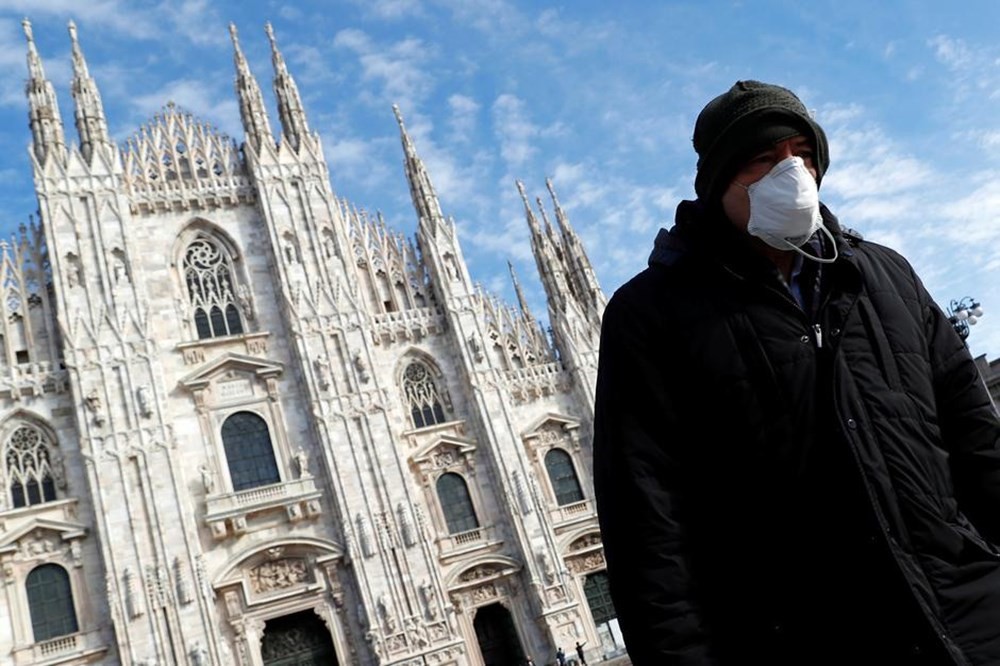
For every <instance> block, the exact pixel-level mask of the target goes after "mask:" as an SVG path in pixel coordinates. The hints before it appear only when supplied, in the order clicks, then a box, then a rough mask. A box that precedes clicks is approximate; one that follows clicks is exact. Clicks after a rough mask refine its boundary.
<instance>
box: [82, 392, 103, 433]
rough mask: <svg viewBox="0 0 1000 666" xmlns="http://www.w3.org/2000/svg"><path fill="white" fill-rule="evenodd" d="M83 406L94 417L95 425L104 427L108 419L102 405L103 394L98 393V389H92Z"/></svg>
mask: <svg viewBox="0 0 1000 666" xmlns="http://www.w3.org/2000/svg"><path fill="white" fill-rule="evenodd" d="M83 404H84V405H85V406H86V407H87V410H88V411H89V412H90V413H91V414H93V415H94V425H96V426H98V427H100V426H103V425H104V423H105V421H106V420H107V419H106V418H105V416H104V407H103V405H102V404H101V394H100V393H98V392H97V389H96V388H95V389H91V391H90V393H88V394H87V397H85V398H84V399H83Z"/></svg>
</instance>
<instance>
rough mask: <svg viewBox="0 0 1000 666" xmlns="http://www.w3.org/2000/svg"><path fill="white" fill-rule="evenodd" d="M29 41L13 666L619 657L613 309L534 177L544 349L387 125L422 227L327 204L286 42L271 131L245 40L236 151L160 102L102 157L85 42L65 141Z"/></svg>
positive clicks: (14, 370)
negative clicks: (606, 379) (610, 439)
mask: <svg viewBox="0 0 1000 666" xmlns="http://www.w3.org/2000/svg"><path fill="white" fill-rule="evenodd" d="M24 27H25V33H26V35H27V40H28V41H27V47H28V69H29V80H28V86H27V94H28V107H29V119H30V126H31V134H32V137H31V138H32V145H31V149H30V154H31V159H32V164H33V169H34V179H35V184H36V190H37V196H38V203H39V217H38V219H37V221H33V223H32V225H31V226H30V227H26V228H24V229H22V230H21V232H20V234H18V235H17V237H16V238H15V239H13V240H12V241H11V242H8V243H0V255H2V256H0V274H2V284H3V288H4V290H5V292H4V298H3V299H0V310H2V312H0V314H2V317H0V334H2V343H3V344H2V350H3V351H2V354H0V446H2V447H3V453H2V456H0V464H2V465H3V467H2V472H3V479H4V489H3V492H2V493H0V565H2V573H3V580H4V586H3V592H2V597H0V598H2V601H0V663H9V664H18V665H20V664H57V663H58V664H63V663H65V664H70V663H72V664H82V663H101V664H117V663H122V664H146V665H149V664H192V665H194V666H208V665H210V664H211V665H216V664H255V665H261V664H271V663H281V659H282V658H284V657H287V655H288V654H290V652H289V651H292V652H294V651H295V650H297V649H300V648H302V645H305V644H306V643H308V642H309V641H310V640H312V641H313V642H314V643H315V646H314V647H313V648H311V649H313V650H314V654H315V655H318V656H316V657H315V659H316V662H315V663H339V664H362V665H368V664H398V665H404V664H405V665H407V666H417V665H418V664H420V665H423V664H432V665H438V664H442V665H443V664H482V663H484V654H486V656H487V657H488V656H489V655H490V654H492V655H493V656H492V657H491V659H492V660H493V661H497V660H504V659H506V660H511V659H514V658H515V657H518V658H519V657H520V656H521V655H529V654H530V655H532V656H534V658H535V661H536V662H537V663H539V664H541V663H545V662H550V661H552V658H553V655H554V652H555V649H556V647H557V646H561V647H563V649H565V650H566V651H567V653H572V648H573V645H574V644H575V643H576V642H577V641H580V642H586V646H587V648H586V649H587V654H588V657H589V661H597V660H599V659H600V658H601V657H602V656H603V655H604V654H605V653H606V652H608V651H609V650H611V649H612V648H611V646H612V644H613V643H614V636H613V629H614V626H615V623H614V622H613V621H608V617H607V609H606V608H598V609H597V610H596V611H593V612H592V608H591V606H592V605H593V603H594V599H599V598H600V596H601V595H600V594H599V593H600V592H601V590H602V589H603V588H602V584H603V581H602V576H603V573H602V572H603V570H604V560H603V554H602V550H601V543H600V535H599V532H598V528H597V520H596V515H595V510H594V503H593V488H592V483H591V477H592V460H591V455H590V439H591V423H592V415H593V397H592V389H593V385H594V380H595V375H596V360H597V345H598V332H599V326H600V318H601V313H602V310H603V307H604V303H605V300H604V296H603V294H602V293H601V290H600V287H599V285H598V284H597V281H596V279H595V277H594V273H593V270H592V269H591V266H590V263H589V261H588V259H587V256H586V253H585V251H584V249H583V247H582V246H581V244H580V242H579V239H578V237H577V236H576V234H575V233H574V231H573V229H572V227H571V226H570V224H569V221H568V220H567V218H566V216H565V214H564V212H563V210H562V209H561V207H560V206H559V202H558V200H557V199H556V198H555V192H554V191H553V190H552V187H551V184H548V185H549V187H548V189H549V191H550V195H551V196H550V199H551V204H550V205H549V207H550V208H551V209H552V211H553V215H554V217H553V219H554V221H552V220H551V219H550V218H549V215H548V214H547V212H546V207H543V206H542V205H541V201H540V200H539V202H538V206H537V207H536V206H532V205H531V204H529V202H528V197H527V195H526V193H525V191H524V189H523V188H522V190H521V192H522V196H523V198H524V201H525V211H526V218H527V224H526V227H525V233H527V234H530V235H531V238H532V245H533V248H534V251H535V255H536V259H537V265H538V269H539V275H540V277H541V280H542V282H543V286H544V288H545V291H546V294H547V297H548V305H549V312H548V320H549V323H550V325H551V327H552V334H551V336H549V335H548V334H547V333H546V332H545V331H544V330H543V329H542V328H541V326H540V325H539V323H538V321H537V320H536V319H535V318H534V317H533V315H532V314H531V312H530V311H529V309H528V308H527V306H526V304H525V302H524V298H523V296H521V295H520V286H519V285H516V281H515V285H516V286H517V288H518V295H519V301H520V302H519V304H518V305H517V306H513V307H511V306H508V305H506V304H503V303H501V302H499V301H498V300H497V299H495V298H494V297H492V296H491V295H490V294H487V293H484V292H483V291H482V290H481V289H480V288H479V287H477V286H475V285H474V284H473V282H472V280H471V279H470V270H469V267H468V266H467V265H466V263H465V261H464V259H463V255H462V250H461V247H460V245H459V238H458V234H457V230H456V226H457V225H456V224H455V223H454V222H453V221H452V220H451V219H449V218H447V217H446V216H445V215H444V214H442V211H441V207H440V204H439V202H438V199H437V197H436V195H435V193H434V189H433V186H432V184H431V179H430V177H429V175H428V173H427V172H426V170H425V169H424V166H423V163H422V162H421V160H420V158H419V156H418V154H417V152H416V149H415V147H414V146H413V144H412V142H411V141H410V139H409V137H408V135H407V133H406V130H405V126H404V124H403V120H402V117H401V115H400V112H399V110H398V109H397V110H396V116H397V120H398V123H399V128H400V132H401V137H402V151H403V157H404V164H405V177H406V178H407V180H408V183H409V186H410V190H411V193H412V196H413V202H414V207H415V210H416V219H417V233H416V235H415V238H414V239H413V240H412V241H411V240H406V239H404V238H403V237H402V236H401V235H400V234H398V233H394V232H392V231H391V230H389V229H386V228H385V226H384V225H383V223H382V221H381V220H380V219H378V218H377V217H375V218H373V217H371V216H368V215H366V214H365V213H363V212H360V211H359V210H358V208H356V207H355V206H354V205H353V204H351V203H348V202H346V201H343V200H342V199H340V198H338V197H337V196H336V195H335V194H334V193H333V191H332V189H331V186H330V180H329V175H328V170H327V165H326V162H325V160H324V157H323V152H322V149H321V143H320V140H319V137H318V136H317V135H316V134H315V133H314V132H312V131H311V130H310V129H309V126H308V122H307V117H306V114H305V112H304V110H303V108H302V105H301V102H300V99H299V94H298V91H297V89H296V86H295V83H294V80H293V79H292V77H291V75H290V74H289V73H288V71H287V69H286V67H285V62H284V60H283V58H282V56H281V52H280V50H279V49H278V47H277V45H276V42H275V37H274V34H273V32H272V31H271V30H270V28H268V30H267V35H268V37H269V39H270V40H271V44H272V53H273V65H274V79H273V81H274V86H275V89H276V92H277V94H276V98H277V99H278V103H279V108H278V117H279V118H280V123H281V127H280V132H272V129H271V127H270V123H269V121H268V114H267V112H266V110H265V108H264V105H263V102H262V98H261V94H260V89H259V87H258V83H257V82H256V80H255V78H254V76H253V75H252V74H251V72H250V70H249V68H248V66H247V63H246V61H245V59H244V58H243V55H242V52H241V50H240V45H239V40H238V38H237V35H236V32H235V29H233V30H232V37H233V45H234V54H235V67H236V91H235V94H236V95H237V96H238V98H239V102H240V110H241V117H242V121H243V126H244V130H245V135H244V137H242V143H241V144H240V147H239V148H236V147H234V143H233V141H232V140H230V139H229V138H227V137H225V136H220V135H219V134H218V133H217V132H216V131H215V130H213V129H211V128H210V127H209V126H208V125H206V124H204V123H203V122H201V121H200V120H198V119H196V118H193V117H192V116H191V115H190V114H188V113H186V112H184V111H183V110H181V109H179V108H176V107H174V106H172V105H169V104H168V105H167V106H166V107H164V109H163V111H162V112H161V113H159V114H157V115H156V116H155V117H154V118H152V119H151V120H150V121H149V123H148V124H147V125H146V126H144V127H142V128H139V129H138V130H137V131H136V133H135V135H134V136H133V138H131V139H129V140H128V141H127V142H125V143H124V144H122V145H116V144H115V143H114V142H113V141H112V140H111V139H110V138H109V135H108V131H107V122H106V119H105V117H104V112H103V109H102V105H101V100H100V94H99V91H98V88H97V85H96V84H95V82H94V80H93V79H92V78H91V77H90V75H89V72H88V70H87V65H86V61H85V60H84V57H83V54H82V51H81V49H80V45H79V42H78V39H77V34H76V29H75V27H73V26H72V25H71V26H70V38H71V44H72V53H73V81H72V91H71V92H72V95H73V98H74V108H75V125H76V131H77V134H78V137H77V139H76V140H74V141H69V140H67V138H66V134H67V131H68V125H69V124H67V126H64V124H63V122H62V120H61V118H60V116H59V110H58V105H57V103H56V93H55V91H54V89H53V87H52V85H51V83H50V82H49V81H48V80H47V79H46V77H45V73H44V69H43V65H42V60H41V58H40V56H39V54H38V52H37V50H36V47H35V44H34V41H33V36H32V33H31V26H30V24H28V23H27V21H26V22H25V26H24ZM376 203H377V202H376ZM512 278H513V275H512ZM588 590H589V591H590V596H591V603H588V594H587V592H588ZM598 605H600V604H598ZM595 616H597V617H596V618H595ZM595 619H596V620H597V621H595ZM317 627H318V629H317ZM296 632H299V633H296ZM310 632H311V633H310ZM303 636H306V638H308V640H306V639H304V638H303ZM602 645H603V647H602Z"/></svg>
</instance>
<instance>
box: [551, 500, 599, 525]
mask: <svg viewBox="0 0 1000 666" xmlns="http://www.w3.org/2000/svg"><path fill="white" fill-rule="evenodd" d="M549 516H550V517H551V519H552V525H553V527H555V528H556V529H557V530H563V529H565V528H567V527H572V526H574V525H579V524H580V523H584V522H587V521H588V520H596V519H597V511H596V509H595V508H594V501H593V500H589V499H585V500H580V501H579V502H573V503H572V504H563V505H562V506H556V507H553V508H552V509H550V510H549Z"/></svg>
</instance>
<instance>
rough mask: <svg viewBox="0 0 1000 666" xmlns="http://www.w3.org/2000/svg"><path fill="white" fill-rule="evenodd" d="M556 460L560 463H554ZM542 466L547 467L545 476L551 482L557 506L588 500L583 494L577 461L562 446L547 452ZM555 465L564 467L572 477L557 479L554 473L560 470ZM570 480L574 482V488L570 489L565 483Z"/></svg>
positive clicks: (565, 476)
mask: <svg viewBox="0 0 1000 666" xmlns="http://www.w3.org/2000/svg"><path fill="white" fill-rule="evenodd" d="M556 458H558V463H554V462H553V461H555V460H556ZM542 464H543V466H544V467H545V475H546V477H547V478H548V480H549V487H550V488H551V489H552V497H553V498H554V499H555V502H556V505H557V506H566V505H567V504H576V503H577V502H582V501H584V500H585V499H586V496H585V495H584V493H583V485H582V484H581V483H580V475H579V474H578V473H577V471H576V461H574V460H573V455H572V454H571V453H570V452H569V451H567V450H566V449H564V448H562V447H560V446H553V447H552V448H550V449H549V450H548V451H546V452H545V456H544V457H543V458H542ZM554 464H560V465H563V466H564V467H565V468H566V469H567V470H568V471H569V472H570V473H571V475H572V476H571V477H570V476H568V475H564V476H562V477H560V478H555V476H554V472H556V471H558V470H554V469H553V466H554ZM569 480H572V484H573V486H574V487H572V488H570V487H568V485H567V484H566V483H565V482H567V481H569Z"/></svg>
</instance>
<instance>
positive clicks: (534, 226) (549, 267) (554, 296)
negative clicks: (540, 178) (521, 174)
mask: <svg viewBox="0 0 1000 666" xmlns="http://www.w3.org/2000/svg"><path fill="white" fill-rule="evenodd" d="M514 183H515V184H516V185H517V191H518V193H519V194H520V195H521V201H522V203H524V215H525V217H526V218H527V220H528V227H529V228H530V229H531V252H532V254H534V255H535V265H536V266H538V274H539V277H541V279H542V286H543V287H544V288H545V295H546V296H547V298H548V303H549V311H550V315H551V313H553V312H561V311H563V310H564V309H565V306H566V299H567V297H568V296H569V295H570V291H569V285H568V284H567V283H566V275H565V272H564V271H563V266H562V261H561V259H560V257H559V254H558V250H557V248H556V246H555V245H554V244H553V242H552V229H551V225H550V224H549V222H548V219H545V228H543V227H542V225H541V224H539V223H538V218H536V217H535V213H534V211H532V209H531V203H529V201H528V195H527V194H526V193H525V191H524V183H522V182H521V181H520V180H515V181H514ZM544 212H545V211H544V209H543V210H542V213H543V215H544Z"/></svg>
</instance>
